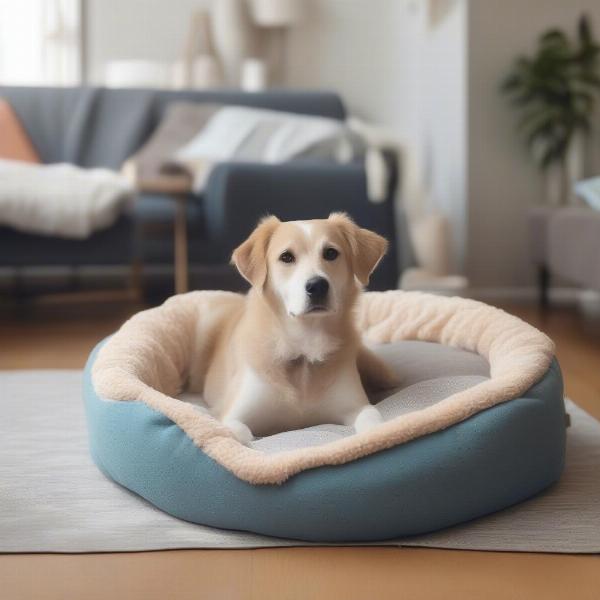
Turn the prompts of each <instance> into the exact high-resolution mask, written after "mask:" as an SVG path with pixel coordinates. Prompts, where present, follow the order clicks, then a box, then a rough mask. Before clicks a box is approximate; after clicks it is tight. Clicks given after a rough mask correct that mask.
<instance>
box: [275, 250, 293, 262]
mask: <svg viewBox="0 0 600 600" xmlns="http://www.w3.org/2000/svg"><path fill="white" fill-rule="evenodd" d="M279 260H280V261H281V262H284V263H293V262H294V261H295V260H296V257H295V256H294V255H293V254H292V253H291V252H290V251H289V250H286V251H285V252H282V253H281V255H280V256H279Z"/></svg>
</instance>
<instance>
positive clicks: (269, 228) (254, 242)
mask: <svg viewBox="0 0 600 600" xmlns="http://www.w3.org/2000/svg"><path fill="white" fill-rule="evenodd" d="M279 223H280V221H279V219H278V218H277V217H265V218H264V219H262V221H260V223H259V224H258V226H257V227H256V229H255V230H254V231H253V232H252V233H251V234H250V237H249V238H248V239H247V240H246V241H245V242H244V243H243V244H241V245H240V246H238V247H237V248H236V249H235V250H234V251H233V254H232V256H231V262H232V263H233V264H234V265H235V266H236V267H237V270H238V271H239V272H240V274H241V275H242V277H243V278H244V279H246V280H247V281H249V282H250V283H251V284H252V285H253V286H255V287H262V286H263V285H264V283H265V280H266V278H267V247H268V245H269V240H270V239H271V236H272V235H273V232H274V231H275V228H276V227H277V225H279Z"/></svg>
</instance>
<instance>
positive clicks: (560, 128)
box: [502, 15, 600, 204]
mask: <svg viewBox="0 0 600 600" xmlns="http://www.w3.org/2000/svg"><path fill="white" fill-rule="evenodd" d="M599 89H600V46H599V45H598V43H597V42H596V41H595V39H594V36H593V33H592V30H591V27H590V23H589V20H588V18H587V17H586V16H585V15H584V16H582V17H581V18H580V19H579V24H578V28H577V35H576V36H575V37H574V39H571V38H570V37H569V36H568V35H567V34H566V33H565V32H563V31H561V30H559V29H550V30H549V31H546V32H545V33H543V34H542V35H541V36H540V37H539V39H538V44H537V48H536V50H535V52H534V54H533V55H532V56H519V57H517V59H516V60H515V62H514V64H513V66H512V68H511V70H510V72H509V73H508V75H507V77H506V78H505V79H504V81H503V82H502V91H503V92H504V93H506V94H507V96H509V98H510V99H511V101H512V104H513V105H514V106H515V107H516V108H517V110H518V111H519V113H520V117H519V121H518V130H519V132H520V133H521V135H522V136H523V138H524V140H525V142H526V144H527V146H528V148H529V149H530V151H531V153H532V156H533V158H534V160H535V161H536V163H537V164H538V166H539V167H540V168H541V169H542V171H543V172H544V173H545V175H546V186H547V188H546V195H547V200H548V202H550V203H553V204H561V203H564V202H565V201H566V198H567V197H569V196H570V190H571V189H572V184H573V183H574V182H575V181H576V180H577V179H579V178H581V176H582V175H583V164H584V152H585V145H586V144H587V140H588V139H589V136H590V133H591V130H592V117H593V114H594V111H595V107H596V100H597V92H598V90H599Z"/></svg>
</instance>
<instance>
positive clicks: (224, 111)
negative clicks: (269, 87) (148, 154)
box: [173, 106, 364, 192]
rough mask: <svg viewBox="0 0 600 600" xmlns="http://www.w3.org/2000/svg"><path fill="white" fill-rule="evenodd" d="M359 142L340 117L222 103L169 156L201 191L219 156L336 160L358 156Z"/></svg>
mask: <svg viewBox="0 0 600 600" xmlns="http://www.w3.org/2000/svg"><path fill="white" fill-rule="evenodd" d="M363 153H364V148H363V145H362V141H361V139H360V138H359V136H357V135H356V134H355V133H353V132H352V131H351V130H350V129H349V128H348V127H347V126H346V125H345V124H344V123H343V122H342V121H338V120H336V119H328V118H325V117H313V116H308V115H299V114H294V113H287V112H281V111H276V110H266V109H259V108H247V107H243V106H227V107H224V108H221V109H220V110H218V111H217V112H216V113H215V115H214V116H212V117H211V118H210V120H209V121H208V123H207V124H206V126H205V127H203V128H202V130H201V131H200V132H199V133H198V134H197V135H196V136H195V137H194V138H193V139H192V140H191V141H190V142H189V143H187V144H186V145H185V146H184V147H183V148H181V149H180V150H178V151H177V152H176V153H175V156H174V157H173V163H174V164H178V165H183V166H184V167H185V168H186V169H187V170H188V171H190V172H191V173H192V175H193V177H194V190H195V191H196V192H201V191H202V189H203V188H204V185H205V184H206V181H207V179H208V175H209V174H210V172H211V170H212V168H213V167H214V166H215V165H216V164H218V163H220V162H224V161H229V162H262V163H268V164H275V163H283V162H287V161H289V160H292V159H297V158H311V159H325V160H332V161H335V162H339V163H344V162H348V161H350V160H352V158H354V157H355V156H362V154H363Z"/></svg>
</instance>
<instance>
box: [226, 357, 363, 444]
mask: <svg viewBox="0 0 600 600" xmlns="http://www.w3.org/2000/svg"><path fill="white" fill-rule="evenodd" d="M291 369H292V371H291V373H290V376H289V378H288V380H287V385H279V384H277V383H274V382H271V381H269V380H268V379H267V378H266V377H262V376H261V375H259V374H258V373H257V372H256V371H255V370H254V369H252V368H251V367H249V366H247V367H246V368H245V369H244V372H243V375H242V377H241V379H240V386H239V388H238V391H237V393H236V395H235V399H234V401H233V402H232V404H231V405H230V406H229V409H228V410H227V412H226V414H225V415H223V420H224V421H225V422H227V421H230V420H236V421H241V422H243V423H245V424H246V425H247V426H248V427H249V428H250V429H251V430H252V432H253V433H254V434H255V435H259V436H260V435H268V434H270V433H272V432H276V431H285V430H290V429H299V428H303V427H308V426H311V425H316V424H319V423H328V422H329V423H347V422H353V419H354V417H355V415H356V413H357V411H358V410H359V409H360V407H362V406H364V404H365V402H366V397H365V395H364V391H363V390H362V387H361V386H360V380H359V377H358V373H357V372H356V370H355V369H354V372H353V370H352V369H343V370H342V371H341V372H340V373H339V374H337V375H336V377H335V378H333V379H331V381H329V382H328V384H327V385H326V386H323V387H322V388H320V387H318V386H317V387H315V386H314V385H312V384H313V383H314V382H313V381H311V375H312V370H311V365H310V364H309V363H308V362H306V360H305V359H300V360H299V362H298V364H295V365H292V366H291Z"/></svg>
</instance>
